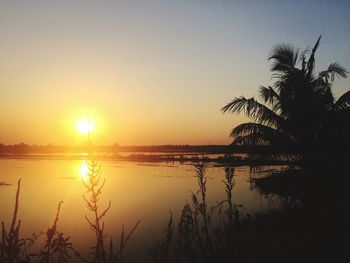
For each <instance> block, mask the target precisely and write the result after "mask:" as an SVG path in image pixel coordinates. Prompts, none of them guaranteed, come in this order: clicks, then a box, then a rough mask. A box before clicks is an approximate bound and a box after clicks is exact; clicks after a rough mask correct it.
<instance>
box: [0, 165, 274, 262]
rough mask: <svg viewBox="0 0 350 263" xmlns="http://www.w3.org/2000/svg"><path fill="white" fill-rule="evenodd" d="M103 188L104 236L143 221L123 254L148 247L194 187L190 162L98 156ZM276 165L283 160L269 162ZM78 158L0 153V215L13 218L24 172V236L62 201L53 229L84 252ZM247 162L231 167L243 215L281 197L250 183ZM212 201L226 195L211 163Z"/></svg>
mask: <svg viewBox="0 0 350 263" xmlns="http://www.w3.org/2000/svg"><path fill="white" fill-rule="evenodd" d="M100 163H101V167H102V170H101V171H102V177H103V178H105V180H106V184H105V186H104V188H103V194H102V198H101V200H100V202H101V206H102V208H103V207H106V206H107V204H108V201H111V202H112V206H111V209H110V210H109V212H108V214H107V215H106V217H105V218H104V221H105V232H106V236H107V240H109V239H110V237H111V236H113V238H114V240H115V242H116V243H117V242H118V241H119V237H120V233H121V228H122V224H124V225H125V227H126V230H128V229H130V228H131V227H132V226H133V224H135V223H136V222H137V220H139V219H141V220H142V222H141V224H140V225H139V227H138V228H137V230H136V232H135V234H134V235H133V236H132V239H131V241H130V243H129V244H128V246H127V249H126V256H127V258H128V261H130V262H132V261H137V260H138V259H139V258H140V257H142V258H144V257H145V255H148V252H147V251H148V250H149V249H150V248H151V246H152V242H153V241H152V240H153V239H152V235H151V231H152V232H153V233H154V234H155V235H156V236H157V237H162V235H163V230H164V228H165V227H166V224H167V221H168V219H169V211H172V213H173V215H174V219H175V220H176V219H177V218H178V217H179V215H180V213H181V210H182V208H183V206H184V204H185V203H186V201H188V200H190V199H191V191H193V192H195V191H196V190H197V189H198V186H197V180H196V178H195V177H194V176H195V173H194V169H193V165H190V164H180V163H172V164H167V163H158V164H147V163H135V162H114V161H108V162H107V161H101V162H100ZM274 169H280V167H277V168H274ZM84 170H85V163H84V161H83V160H30V159H23V160H16V159H2V160H0V221H4V222H5V224H7V225H9V224H10V220H11V218H12V214H13V209H14V203H15V194H16V186H17V181H18V180H19V179H20V178H21V179H22V183H21V192H20V205H19V218H20V219H21V226H22V227H21V237H28V236H30V235H31V234H32V233H40V232H41V231H46V229H47V227H48V226H50V225H52V222H53V220H54V217H55V215H56V209H57V205H58V202H59V201H63V202H64V203H63V206H62V209H61V214H60V219H59V222H58V230H59V231H61V232H64V233H65V234H66V235H68V236H70V237H71V241H72V242H73V244H74V246H75V247H76V248H77V249H79V250H81V251H82V254H84V251H87V249H88V248H90V247H92V246H93V245H94V242H93V241H94V233H93V232H91V231H90V229H89V226H88V224H87V222H86V220H85V218H84V217H85V215H90V211H89V210H88V209H87V207H86V204H85V202H84V200H83V194H84V192H85V188H84V186H83V184H82V177H84ZM249 171H250V168H249V167H248V166H240V167H236V168H235V177H234V178H235V179H234V180H235V186H234V188H233V202H234V204H237V205H238V204H239V205H242V206H243V207H244V209H242V210H241V211H242V214H243V215H244V214H247V213H250V214H253V213H255V212H259V211H262V210H267V209H270V208H275V207H278V206H279V204H280V201H279V198H278V197H276V196H263V195H261V194H260V193H259V192H258V191H257V190H256V189H254V187H253V186H252V184H251V183H250V172H249ZM206 174H207V177H208V181H207V191H208V192H207V195H208V203H209V205H214V204H216V203H217V202H219V201H221V200H223V199H225V189H224V183H223V182H222V181H223V180H224V175H225V173H224V169H223V167H218V166H214V165H209V166H208V168H207V173H206Z"/></svg>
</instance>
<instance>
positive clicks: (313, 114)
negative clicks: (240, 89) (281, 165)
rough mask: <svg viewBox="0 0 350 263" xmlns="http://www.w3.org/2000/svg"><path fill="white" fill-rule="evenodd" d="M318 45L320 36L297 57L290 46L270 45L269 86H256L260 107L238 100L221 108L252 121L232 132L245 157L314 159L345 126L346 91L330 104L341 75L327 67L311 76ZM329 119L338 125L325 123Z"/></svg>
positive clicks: (252, 101) (336, 67)
mask: <svg viewBox="0 0 350 263" xmlns="http://www.w3.org/2000/svg"><path fill="white" fill-rule="evenodd" d="M320 40H321V36H320V37H319V38H318V39H317V41H316V44H315V45H314V47H313V48H312V49H311V50H309V49H305V50H304V51H302V52H300V53H299V50H298V49H295V48H293V46H291V45H286V44H282V45H277V46H275V47H274V48H273V50H272V52H271V55H270V56H269V57H268V60H269V61H272V67H271V71H272V73H273V74H272V77H273V78H274V79H275V82H274V83H273V85H272V86H269V87H263V86H261V87H260V89H259V93H260V97H261V99H262V101H263V103H260V102H259V101H257V100H256V99H254V98H249V99H247V98H245V97H243V96H241V97H239V98H235V99H233V100H232V101H231V102H229V103H228V104H226V105H225V106H224V107H223V108H222V109H221V110H222V111H223V112H224V113H226V112H231V113H241V112H243V113H244V114H246V115H247V116H248V117H250V118H251V119H252V122H248V123H243V124H240V125H238V126H236V127H235V128H234V129H233V130H232V132H231V135H230V136H231V137H232V138H233V142H232V145H233V146H236V145H241V146H243V147H245V148H246V149H247V150H250V151H249V154H250V157H251V158H262V157H264V158H273V159H295V158H303V159H305V158H310V157H312V158H314V157H316V156H319V155H320V153H321V151H320V148H322V145H321V144H320V143H321V142H322V144H323V145H327V144H329V140H330V139H331V137H330V134H331V133H332V132H333V133H334V132H335V133H337V132H339V129H340V127H341V126H344V125H345V126H349V123H348V122H347V124H346V121H345V122H344V120H345V119H346V118H347V117H348V116H349V112H350V92H347V93H345V94H344V95H343V96H341V97H340V98H339V99H338V100H337V101H335V99H334V96H333V93H332V90H331V87H332V83H333V81H334V79H335V77H338V78H346V76H347V71H346V69H345V68H344V67H342V66H341V65H339V64H338V63H332V64H330V65H329V67H328V69H326V70H324V71H321V72H319V73H318V74H316V73H315V53H316V50H317V49H318V47H319V44H320ZM334 116H337V118H338V119H339V121H341V123H338V120H337V122H336V123H333V121H330V120H331V119H333V117H334ZM339 125H340V126H339ZM338 126H339V127H338ZM321 138H322V140H321Z"/></svg>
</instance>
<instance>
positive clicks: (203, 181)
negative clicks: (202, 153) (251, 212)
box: [151, 162, 239, 263]
mask: <svg viewBox="0 0 350 263" xmlns="http://www.w3.org/2000/svg"><path fill="white" fill-rule="evenodd" d="M206 171H207V165H206V164H205V162H200V163H197V164H196V165H194V172H195V177H196V179H197V185H198V189H197V190H196V191H194V192H192V194H191V202H187V203H186V204H185V205H184V207H183V209H182V212H181V215H180V219H179V221H178V223H177V225H176V226H174V223H173V219H172V214H171V216H170V219H169V223H168V226H167V228H166V231H165V232H166V234H165V235H166V236H165V239H164V240H163V241H160V240H158V239H156V238H155V237H154V247H153V248H152V249H151V255H152V257H153V260H154V262H156V263H160V262H220V261H221V260H223V259H225V258H226V251H227V247H228V244H230V237H231V236H232V233H233V231H235V230H236V226H238V221H239V207H238V206H236V205H234V203H233V187H234V168H233V167H229V166H228V167H225V168H224V171H225V179H224V180H223V183H224V186H225V193H226V199H225V200H222V201H220V202H217V204H216V205H213V206H211V207H209V206H208V203H207V176H206ZM214 216H215V218H216V219H217V220H216V222H214V221H213V220H212V219H213V217H214Z"/></svg>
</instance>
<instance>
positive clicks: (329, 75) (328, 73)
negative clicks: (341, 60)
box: [318, 62, 348, 83]
mask: <svg viewBox="0 0 350 263" xmlns="http://www.w3.org/2000/svg"><path fill="white" fill-rule="evenodd" d="M347 73H348V71H347V70H346V69H345V68H344V67H343V66H341V65H340V64H338V63H337V62H334V63H332V64H330V65H329V66H328V69H327V70H324V71H321V72H320V73H319V76H318V78H319V79H323V80H324V81H325V82H326V83H328V82H329V80H330V81H331V82H333V81H334V78H335V77H338V78H346V77H347Z"/></svg>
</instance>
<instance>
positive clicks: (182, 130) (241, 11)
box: [0, 0, 350, 146]
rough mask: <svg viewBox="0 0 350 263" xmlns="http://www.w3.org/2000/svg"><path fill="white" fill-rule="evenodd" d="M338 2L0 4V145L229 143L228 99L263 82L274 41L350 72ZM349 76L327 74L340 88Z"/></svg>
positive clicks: (345, 7)
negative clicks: (81, 123) (81, 124)
mask: <svg viewBox="0 0 350 263" xmlns="http://www.w3.org/2000/svg"><path fill="white" fill-rule="evenodd" d="M349 12H350V5H349V4H348V2H346V1H337V2H336V3H333V2H330V1H293V2H289V1H278V2H277V1H276V2H273V1H270V2H268V3H266V2H265V3H263V2H261V1H249V2H247V1H199V0H191V1H132V2H131V1H103V2H101V1H25V2H23V1H0V34H1V38H2V40H1V44H0V57H1V59H0V91H1V97H0V105H1V111H0V142H1V143H4V144H15V143H20V142H25V143H28V144H41V145H45V144H48V143H53V144H57V145H60V144H67V145H72V144H76V143H81V142H83V140H86V137H84V136H81V135H80V134H78V133H77V132H76V130H75V127H74V125H75V122H76V121H77V119H79V118H82V117H84V116H89V117H91V118H92V119H94V120H95V122H96V131H95V133H94V134H93V139H94V143H95V144H98V145H109V144H113V143H116V142H118V143H119V144H120V145H144V146H146V145H165V144H189V145H207V144H220V145H221V144H228V143H229V142H230V138H229V137H228V135H229V133H230V130H231V129H232V128H233V126H235V125H237V124H239V123H240V122H242V121H243V120H245V119H244V117H242V116H238V115H223V114H222V113H221V112H220V108H221V107H222V106H223V105H225V104H226V103H227V102H228V101H230V100H231V99H233V98H234V97H236V96H237V97H238V96H241V95H244V96H246V97H250V96H255V97H257V94H258V93H257V88H258V87H259V86H260V85H264V86H268V85H271V83H272V80H271V72H270V71H269V67H270V64H269V63H268V61H267V56H268V55H269V52H270V51H271V49H272V48H273V47H274V46H275V45H276V44H278V43H290V44H293V45H294V46H295V47H299V48H300V49H304V48H306V47H309V46H311V45H313V44H314V43H315V41H316V39H317V37H318V36H319V35H322V41H321V45H320V48H319V50H318V51H317V56H316V64H317V66H318V67H319V68H318V69H320V70H321V69H324V68H326V67H328V65H329V64H330V63H332V62H338V63H340V64H341V65H343V66H344V67H345V68H347V69H348V70H350V52H349V50H348V49H349V46H350V35H349V33H346V32H350V19H349V15H348V14H349ZM349 84H350V81H349V79H345V80H341V81H337V80H336V81H335V85H334V86H333V90H334V92H335V94H336V95H337V96H339V95H340V94H342V93H344V92H345V91H346V90H348V88H349V87H350V85H349Z"/></svg>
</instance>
